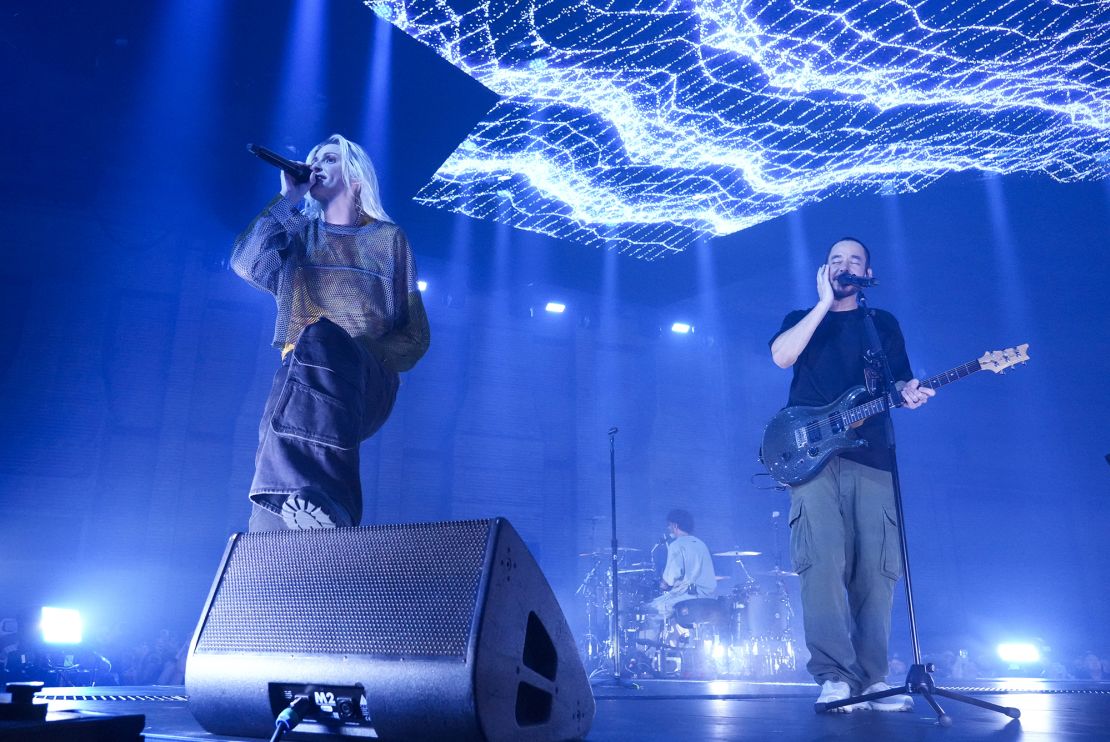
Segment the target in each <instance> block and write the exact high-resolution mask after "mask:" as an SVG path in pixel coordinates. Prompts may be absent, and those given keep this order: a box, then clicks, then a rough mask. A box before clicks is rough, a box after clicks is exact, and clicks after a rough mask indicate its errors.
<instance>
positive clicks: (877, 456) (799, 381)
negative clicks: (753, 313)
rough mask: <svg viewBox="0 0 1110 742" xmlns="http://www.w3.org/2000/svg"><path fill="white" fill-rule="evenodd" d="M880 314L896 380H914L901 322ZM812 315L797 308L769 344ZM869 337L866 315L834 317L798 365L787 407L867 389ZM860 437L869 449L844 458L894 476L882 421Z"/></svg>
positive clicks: (872, 421) (870, 423)
mask: <svg viewBox="0 0 1110 742" xmlns="http://www.w3.org/2000/svg"><path fill="white" fill-rule="evenodd" d="M874 311H875V327H876V329H878V331H879V339H880V340H881V341H882V343H883V351H884V352H885V353H886V357H887V360H888V361H889V362H890V370H891V373H892V374H893V375H894V379H895V381H909V380H910V379H912V378H913V372H912V370H911V369H910V360H909V358H908V357H907V356H906V341H905V339H904V338H903V337H902V329H901V328H900V327H899V326H898V320H896V319H894V315H893V314H891V313H890V312H884V311H883V310H882V309H876V310H874ZM809 312H810V310H809V309H797V310H795V311H793V312H791V313H790V314H788V315H786V319H784V320H783V321H782V327H781V328H780V329H779V331H778V332H777V333H775V336H774V337H773V338H771V340H770V343H774V342H775V338H777V337H778V336H779V335H781V334H782V333H784V332H786V331H787V330H789V329H790V328H791V327H793V326H794V325H796V324H798V323H799V322H801V320H802V318H803V317H805V316H806V315H807V314H808V313H809ZM867 347H868V345H867V332H866V330H865V328H864V326H863V310H862V309H853V310H851V311H847V312H829V313H828V314H826V315H825V318H824V319H822V320H821V324H819V325H818V326H817V329H816V330H815V331H814V333H813V337H812V338H810V340H809V344H808V345H806V348H805V350H803V351H802V354H801V355H800V356H798V360H797V361H795V362H794V379H793V380H792V381H791V382H790V397H789V399H788V400H787V403H786V404H787V406H788V407H793V406H795V405H803V406H805V407H822V406H824V405H827V404H829V403H831V402H834V401H835V400H836V399H837V398H838V397H839V396H840V395H841V394H843V393H844V392H846V391H848V390H849V389H851V388H852V387H856V386H862V385H865V384H866V378H865V372H864V368H865V366H866V363H865V362H864V357H863V354H864V352H865V351H866V350H867ZM855 434H856V435H858V436H859V437H860V438H863V439H864V440H866V441H867V442H868V443H869V445H868V446H867V447H866V448H857V449H853V450H850V451H846V452H844V453H843V454H841V456H843V457H844V458H846V459H851V460H852V461H858V462H859V463H861V464H866V465H867V466H872V467H875V468H876V469H882V470H884V471H890V468H891V465H890V450H889V446H888V444H887V442H886V435H885V432H884V426H883V420H882V417H881V416H878V415H876V416H874V417H870V418H868V419H867V420H866V421H864V423H863V425H861V426H860V427H858V428H856V429H855Z"/></svg>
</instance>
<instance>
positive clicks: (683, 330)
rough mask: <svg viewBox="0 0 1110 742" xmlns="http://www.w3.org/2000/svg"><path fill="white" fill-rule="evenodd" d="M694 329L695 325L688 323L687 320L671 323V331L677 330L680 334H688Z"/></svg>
mask: <svg viewBox="0 0 1110 742" xmlns="http://www.w3.org/2000/svg"><path fill="white" fill-rule="evenodd" d="M693 331H694V326H693V325H688V324H686V323H685V322H675V323H674V324H673V325H671V332H677V333H678V334H679V335H688V334H689V333H691V332H693Z"/></svg>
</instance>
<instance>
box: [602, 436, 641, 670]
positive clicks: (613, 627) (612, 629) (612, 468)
mask: <svg viewBox="0 0 1110 742" xmlns="http://www.w3.org/2000/svg"><path fill="white" fill-rule="evenodd" d="M617 432H618V430H617V428H616V427H612V428H609V523H610V525H611V529H610V534H611V542H610V543H611V546H612V559H611V561H610V566H609V571H610V575H611V580H612V583H611V586H612V593H611V594H610V597H609V603H610V606H609V607H610V609H611V612H610V614H609V656H610V658H611V659H612V661H613V673H612V675H610V676H608V677H599V678H595V679H594V680H592V681H591V682H592V683H593V684H594V685H607V684H609V683H612V684H613V685H617V686H620V687H622V688H633V689H636V690H639V688H640V686H639V685H637V684H636V683H632V682H629V681H627V680H625V679H624V678H622V677H621V669H622V668H621V633H620V628H621V627H620V613H619V612H618V600H617V591H618V587H617V582H618V577H619V573H620V569H619V561H620V549H619V548H618V545H617V449H616V437H617ZM599 669H600V668H599Z"/></svg>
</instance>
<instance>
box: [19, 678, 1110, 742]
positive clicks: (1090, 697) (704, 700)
mask: <svg viewBox="0 0 1110 742" xmlns="http://www.w3.org/2000/svg"><path fill="white" fill-rule="evenodd" d="M945 687H947V688H948V689H950V690H954V691H956V692H959V693H966V694H969V695H973V696H976V697H978V698H981V699H983V700H985V701H990V702H992V703H997V704H999V705H1002V706H1014V707H1016V708H1018V709H1020V710H1021V718H1020V719H1010V718H1009V717H1006V716H1003V715H1002V714H998V713H995V712H993V711H988V710H986V709H980V708H977V707H975V706H971V705H968V704H963V703H959V702H956V701H952V700H948V699H938V700H939V701H940V702H941V706H942V707H943V708H944V709H945V711H946V712H947V713H948V714H949V715H950V716H951V717H952V720H953V723H952V726H951V727H949V728H947V729H945V728H942V727H940V726H939V725H938V724H937V723H936V717H935V715H934V714H933V712H932V709H930V708H929V705H928V704H927V703H926V702H925V701H924V699H922V698H918V699H916V700H917V705H916V707H915V709H914V710H913V711H911V712H906V713H879V712H874V711H857V712H854V713H851V714H821V715H818V714H816V713H814V711H813V701H814V700H815V698H816V696H817V686H816V685H812V684H799V683H750V682H736V681H712V682H706V681H683V680H648V681H640V682H639V688H626V687H610V686H605V685H599V686H597V687H595V690H594V694H595V697H596V699H597V716H596V718H595V720H594V724H593V729H592V730H591V732H590V734H589V736H588V737H587V739H589V740H597V741H601V740H605V741H606V742H608V741H616V740H620V741H621V742H627V741H629V740H636V741H646V742H652V741H655V740H658V741H659V742H664V741H665V742H674V741H675V740H738V741H741V742H743V741H747V740H752V741H755V740H761V741H762V740H768V739H772V735H774V737H775V738H778V739H784V740H834V739H835V740H838V741H839V740H845V741H847V740H861V741H865V742H876V741H877V740H887V739H890V740H895V739H897V740H908V741H910V742H914V741H916V740H944V742H965V741H968V740H992V742H997V741H999V740H1036V741H1037V742H1048V741H1049V740H1051V741H1052V742H1060V741H1061V740H1065V741H1068V742H1072V741H1074V742H1079V741H1080V740H1092V741H1094V740H1105V739H1108V738H1110V731H1108V729H1107V727H1108V725H1110V682H1108V683H1100V682H1096V681H1040V680H1036V679H1014V680H1002V681H982V682H977V683H976V684H975V685H973V686H966V685H965V686H945ZM40 698H45V699H47V700H48V701H49V702H50V711H51V713H54V712H61V711H65V710H72V709H79V710H83V711H98V712H104V713H111V714H143V715H145V716H146V729H145V732H144V734H145V735H146V739H148V740H195V739H206V740H216V739H220V740H242V739H244V738H240V737H217V736H214V735H211V734H209V733H207V732H205V731H204V730H203V729H201V727H200V726H199V725H198V724H197V723H196V721H194V720H193V717H192V716H191V715H190V714H189V711H188V708H187V705H188V704H187V699H186V696H185V689H184V688H183V687H180V686H143V687H130V688H122V687H115V688H112V687H96V688H47V689H44V691H43V692H42V693H41V694H40Z"/></svg>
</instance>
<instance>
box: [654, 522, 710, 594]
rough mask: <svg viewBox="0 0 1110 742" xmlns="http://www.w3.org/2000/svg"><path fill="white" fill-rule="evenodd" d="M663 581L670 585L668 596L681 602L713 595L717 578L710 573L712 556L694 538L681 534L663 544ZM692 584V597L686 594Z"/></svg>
mask: <svg viewBox="0 0 1110 742" xmlns="http://www.w3.org/2000/svg"><path fill="white" fill-rule="evenodd" d="M663 581H664V582H666V583H667V584H668V585H671V591H670V594H671V595H674V596H676V597H677V596H681V597H682V598H683V599H685V598H687V597H689V598H695V597H697V598H704V597H711V596H712V595H713V594H714V593H715V592H717V575H716V573H714V571H713V556H712V555H711V554H710V553H709V548H708V547H707V546H706V545H705V542H704V541H702V540H701V539H700V538H698V537H697V536H691V535H690V534H688V533H687V534H684V535H682V536H678V537H676V538H675V540H674V541H671V542H670V543H669V544H667V566H666V568H664V570H663ZM691 585H693V586H694V588H695V590H696V593H697V594H696V595H688V594H687V593H688V592H689V590H690V586H691Z"/></svg>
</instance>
